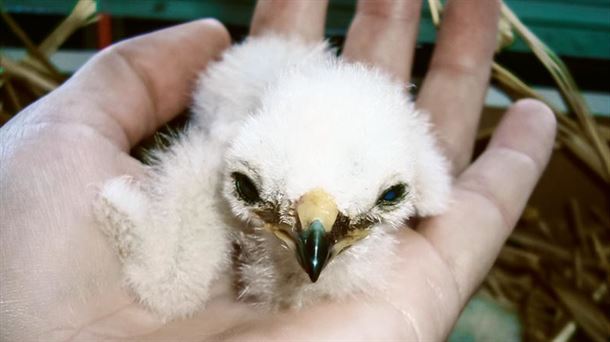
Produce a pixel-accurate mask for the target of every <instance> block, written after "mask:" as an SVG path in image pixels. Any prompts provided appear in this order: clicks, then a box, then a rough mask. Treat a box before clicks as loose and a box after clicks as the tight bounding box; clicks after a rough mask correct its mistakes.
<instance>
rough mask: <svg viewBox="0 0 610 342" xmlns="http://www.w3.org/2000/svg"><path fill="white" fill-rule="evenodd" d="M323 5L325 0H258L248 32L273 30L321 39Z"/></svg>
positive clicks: (256, 34)
mask: <svg viewBox="0 0 610 342" xmlns="http://www.w3.org/2000/svg"><path fill="white" fill-rule="evenodd" d="M327 7H328V0H259V1H258V3H257V4H256V9H255V10H254V16H253V17H252V25H251V26H250V34H251V35H254V36H258V35H261V34H263V33H265V32H274V33H281V34H285V35H289V36H299V37H302V38H304V39H306V40H312V41H319V40H322V38H324V22H325V21H326V8H327Z"/></svg>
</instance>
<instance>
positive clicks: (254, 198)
mask: <svg viewBox="0 0 610 342" xmlns="http://www.w3.org/2000/svg"><path fill="white" fill-rule="evenodd" d="M231 176H232V177H233V180H234V181H235V191H236V192H237V194H238V195H239V197H240V198H241V199H242V200H243V201H244V202H246V203H248V204H254V203H256V202H260V200H261V198H260V195H259V193H258V189H257V188H256V185H254V182H253V181H252V180H251V179H250V178H249V177H248V176H246V175H244V174H243V173H239V172H233V173H232V174H231Z"/></svg>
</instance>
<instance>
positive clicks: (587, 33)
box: [0, 0, 610, 59]
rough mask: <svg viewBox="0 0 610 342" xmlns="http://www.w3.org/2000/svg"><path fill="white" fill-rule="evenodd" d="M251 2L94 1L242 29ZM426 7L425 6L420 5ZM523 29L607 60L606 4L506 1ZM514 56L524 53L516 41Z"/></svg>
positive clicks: (334, 9)
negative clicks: (208, 18)
mask: <svg viewBox="0 0 610 342" xmlns="http://www.w3.org/2000/svg"><path fill="white" fill-rule="evenodd" d="M0 3H1V4H2V6H3V7H4V8H6V9H7V10H8V11H9V12H15V13H17V12H28V13H50V14H67V13H69V11H70V9H71V8H72V6H73V4H74V3H75V0H48V1H40V0H1V1H0ZM254 3H255V0H230V1H227V0H131V1H124V0H98V10H99V11H100V12H103V13H109V14H111V15H112V16H117V17H133V18H149V19H165V20H179V21H181V20H192V19H196V18H202V17H214V18H217V19H219V20H220V21H222V22H224V23H226V24H231V25H236V26H244V27H246V26H247V25H248V23H249V22H250V17H251V15H252V11H253V9H254ZM424 3H425V2H424ZM506 3H507V4H508V5H509V7H510V8H512V9H513V10H514V11H515V13H516V14H517V15H518V16H519V17H520V18H521V19H522V20H523V22H525V24H526V25H527V26H528V27H529V28H530V29H531V30H532V31H533V32H534V33H535V34H536V35H537V36H538V37H539V38H540V39H541V40H542V41H544V42H546V43H547V44H548V45H549V46H550V47H551V49H553V50H554V51H555V52H556V53H557V54H558V55H561V56H571V57H587V58H602V59H610V0H579V1H573V0H506ZM354 8H355V0H330V7H329V10H328V22H327V34H328V35H332V36H343V35H344V34H345V31H346V28H347V26H348V24H349V22H350V20H351V18H352V16H353V13H354ZM434 40H435V30H434V27H433V25H432V21H431V18H430V11H429V10H428V8H427V4H426V5H424V15H423V17H422V19H421V24H420V32H419V42H420V43H432V42H434ZM510 50H512V51H522V52H524V51H528V49H527V48H526V46H525V44H523V42H521V41H516V42H515V44H513V45H512V46H511V47H510Z"/></svg>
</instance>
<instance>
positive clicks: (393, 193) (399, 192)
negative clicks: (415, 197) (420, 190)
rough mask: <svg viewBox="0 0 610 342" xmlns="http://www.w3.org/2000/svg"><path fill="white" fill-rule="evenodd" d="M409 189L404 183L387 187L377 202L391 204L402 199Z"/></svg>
mask: <svg viewBox="0 0 610 342" xmlns="http://www.w3.org/2000/svg"><path fill="white" fill-rule="evenodd" d="M406 192H407V190H406V187H405V185H404V184H396V185H393V186H391V187H389V188H387V189H386V190H385V191H384V192H383V193H382V194H381V196H379V199H378V200H377V204H381V205H390V204H394V203H397V202H398V201H400V200H401V199H402V198H403V197H404V196H405V194H406Z"/></svg>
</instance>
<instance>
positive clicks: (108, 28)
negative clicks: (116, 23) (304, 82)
mask: <svg viewBox="0 0 610 342" xmlns="http://www.w3.org/2000/svg"><path fill="white" fill-rule="evenodd" d="M110 44H112V21H111V18H110V15H109V14H103V13H102V14H100V19H99V21H98V23H97V47H98V49H100V50H101V49H103V48H105V47H106V46H108V45H110Z"/></svg>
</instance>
